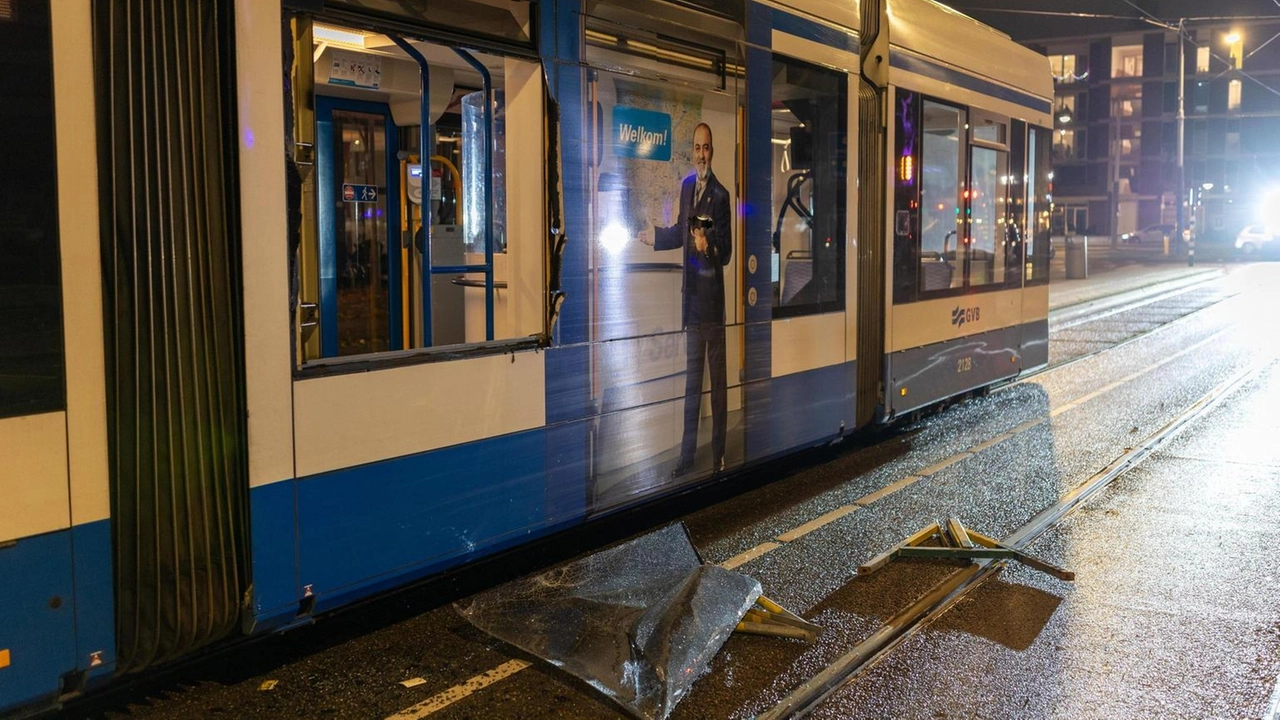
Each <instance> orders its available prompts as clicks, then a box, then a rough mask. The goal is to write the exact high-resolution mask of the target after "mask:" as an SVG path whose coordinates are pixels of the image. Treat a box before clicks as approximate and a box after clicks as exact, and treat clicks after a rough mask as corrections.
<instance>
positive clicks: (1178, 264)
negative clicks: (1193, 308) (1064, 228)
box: [1049, 238, 1229, 310]
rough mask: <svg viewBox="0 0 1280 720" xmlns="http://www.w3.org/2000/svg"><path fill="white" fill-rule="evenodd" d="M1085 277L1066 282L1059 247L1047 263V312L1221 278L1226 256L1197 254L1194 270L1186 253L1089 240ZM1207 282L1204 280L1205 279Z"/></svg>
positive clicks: (1218, 252) (1063, 253)
mask: <svg viewBox="0 0 1280 720" xmlns="http://www.w3.org/2000/svg"><path fill="white" fill-rule="evenodd" d="M1088 253H1089V254H1088V276H1087V277H1085V278H1083V279H1074V280H1068V279H1067V270H1066V255H1067V254H1066V251H1065V248H1061V247H1059V248H1058V250H1057V253H1056V254H1055V255H1054V258H1053V260H1052V261H1050V263H1049V309H1050V310H1056V309H1058V308H1064V307H1069V306H1071V305H1079V304H1081V303H1086V302H1090V301H1092V300H1097V299H1099V298H1102V297H1107V296H1110V295H1117V294H1119V293H1124V292H1129V291H1131V290H1138V289H1140V288H1144V287H1147V286H1150V285H1156V284H1159V283H1165V282H1169V281H1173V280H1179V279H1184V278H1190V277H1191V276H1196V275H1206V274H1209V273H1212V274H1218V275H1220V274H1222V273H1223V272H1224V271H1225V270H1226V268H1227V266H1228V264H1229V263H1228V262H1227V260H1228V259H1229V256H1226V255H1224V253H1223V252H1222V251H1221V248H1214V251H1213V252H1204V251H1201V252H1198V253H1197V256H1196V264H1195V266H1194V267H1192V266H1188V265H1187V255H1186V252H1185V251H1184V252H1172V251H1171V252H1170V254H1168V255H1165V254H1164V248H1163V244H1133V245H1118V246H1116V247H1114V248H1113V247H1111V241H1110V240H1109V239H1108V238H1097V239H1091V241H1090V242H1089V250H1088ZM1206 279H1207V277H1206Z"/></svg>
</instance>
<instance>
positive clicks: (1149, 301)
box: [994, 275, 1236, 390]
mask: <svg viewBox="0 0 1280 720" xmlns="http://www.w3.org/2000/svg"><path fill="white" fill-rule="evenodd" d="M1221 279H1222V276H1221V275H1214V276H1212V277H1209V278H1205V279H1200V280H1195V279H1194V278H1193V282H1186V283H1183V284H1176V283H1178V281H1170V283H1168V284H1176V285H1175V287H1172V288H1170V289H1168V290H1165V291H1158V292H1156V293H1155V294H1147V295H1142V296H1141V297H1138V298H1136V299H1134V300H1128V301H1124V302H1122V303H1120V304H1117V305H1102V306H1101V308H1099V303H1100V302H1101V301H1090V302H1084V303H1078V304H1076V305H1071V306H1068V307H1065V308H1062V309H1060V310H1059V311H1058V312H1059V313H1061V314H1066V315H1068V319H1066V320H1062V321H1060V322H1059V324H1057V325H1055V324H1054V322H1053V320H1052V319H1050V322H1049V338H1050V345H1052V344H1053V334H1054V333H1058V332H1062V331H1064V330H1070V329H1073V328H1077V327H1081V326H1083V325H1087V324H1089V323H1091V322H1097V321H1099V320H1105V319H1107V318H1111V317H1115V316H1116V315H1120V314H1122V313H1125V312H1129V311H1132V310H1139V309H1142V308H1145V307H1149V306H1151V305H1154V304H1155V303H1158V302H1161V301H1163V300H1169V299H1171V298H1176V297H1180V296H1183V295H1186V294H1188V293H1191V292H1194V291H1196V290H1201V289H1204V288H1205V286H1207V285H1209V284H1211V283H1213V282H1214V281H1217V280H1221ZM1136 292H1141V290H1137V291H1131V293H1136ZM1131 293H1129V294H1131ZM1235 294H1236V293H1229V294H1225V295H1223V296H1222V297H1220V298H1218V299H1216V300H1214V301H1213V302H1211V303H1208V304H1206V305H1203V306H1200V307H1197V308H1195V309H1193V310H1191V311H1190V312H1187V313H1185V314H1183V315H1181V316H1179V317H1176V318H1173V319H1172V320H1170V321H1169V322H1165V323H1161V324H1160V325H1158V326H1156V327H1153V328H1151V329H1149V330H1145V331H1142V332H1139V333H1136V334H1134V335H1131V336H1129V337H1127V338H1125V339H1123V340H1120V341H1119V342H1116V343H1112V344H1109V345H1106V346H1104V347H1100V348H1097V349H1095V350H1091V351H1089V352H1086V353H1083V354H1080V355H1076V356H1074V357H1071V358H1068V359H1066V360H1060V361H1058V362H1055V363H1051V364H1048V365H1045V366H1044V367H1041V368H1039V369H1037V370H1033V371H1031V372H1029V373H1026V374H1025V375H1021V376H1019V377H1018V378H1016V379H1014V380H1013V381H1011V382H1009V383H1007V384H1005V385H1003V386H1000V387H997V388H994V389H995V390H1001V389H1004V388H1007V387H1011V386H1013V385H1015V384H1017V383H1020V382H1022V381H1024V380H1029V379H1031V378H1035V377H1037V376H1039V375H1043V374H1045V373H1048V372H1050V371H1052V370H1057V369H1060V368H1065V367H1067V366H1070V365H1073V364H1075V363H1077V362H1080V361H1082V360H1088V359H1089V358H1092V357H1096V356H1098V355H1101V354H1102V353H1105V352H1108V351H1111V350H1115V349H1116V348H1120V347H1124V346H1125V345H1128V344H1129V343H1132V342H1135V341H1137V340H1140V339H1142V338H1145V337H1147V336H1148V335H1151V334H1153V333H1158V332H1161V331H1163V330H1166V329H1168V328H1170V327H1172V326H1174V325H1176V324H1177V323H1179V322H1181V321H1183V320H1185V319H1186V318H1189V317H1192V316H1194V315H1195V314H1196V313H1197V312H1199V311H1201V310H1204V309H1206V308H1208V307H1212V306H1213V305H1216V304H1218V303H1221V302H1224V301H1226V300H1229V299H1230V298H1232V297H1234V296H1235ZM1092 309H1097V310H1098V314H1087V313H1088V311H1089V310H1092ZM1073 313H1082V314H1083V316H1082V317H1071V315H1072V314H1073Z"/></svg>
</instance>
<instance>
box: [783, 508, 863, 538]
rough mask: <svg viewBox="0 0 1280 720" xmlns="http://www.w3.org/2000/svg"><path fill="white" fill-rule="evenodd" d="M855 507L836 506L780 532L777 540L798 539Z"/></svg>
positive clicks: (837, 518)
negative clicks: (799, 524)
mask: <svg viewBox="0 0 1280 720" xmlns="http://www.w3.org/2000/svg"><path fill="white" fill-rule="evenodd" d="M857 509H858V506H857V505H845V506H844V507H840V508H836V509H835V510H832V511H831V512H829V513H827V514H825V515H823V516H821V517H818V518H814V519H813V520H810V521H809V522H807V523H805V524H803V525H801V526H800V527H798V528H796V529H794V530H790V531H787V532H785V533H782V534H781V535H779V536H778V541H779V542H784V543H789V542H795V541H796V540H799V539H800V538H802V537H804V536H805V535H808V534H809V533H811V532H813V531H814V530H817V529H818V528H820V527H823V526H824V525H828V524H830V523H833V522H835V521H836V520H839V519H840V518H842V517H844V516H845V515H848V514H849V513H851V512H853V511H854V510H857Z"/></svg>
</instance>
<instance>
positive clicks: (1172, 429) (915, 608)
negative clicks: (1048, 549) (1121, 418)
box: [757, 359, 1272, 720]
mask: <svg viewBox="0 0 1280 720" xmlns="http://www.w3.org/2000/svg"><path fill="white" fill-rule="evenodd" d="M1271 362H1272V360H1271V359H1268V360H1266V361H1263V362H1257V363H1255V364H1253V365H1251V366H1249V367H1246V368H1245V369H1244V370H1241V371H1240V372H1238V373H1236V374H1235V375H1233V376H1232V377H1231V378H1229V379H1227V380H1226V381H1224V382H1223V383H1221V384H1219V385H1218V386H1216V387H1215V388H1213V389H1212V390H1210V391H1209V392H1208V393H1206V394H1205V395H1204V396H1202V397H1201V398H1200V399H1199V400H1197V401H1196V402H1195V403H1193V404H1192V405H1191V406H1189V407H1188V408H1187V409H1186V410H1184V411H1183V412H1182V413H1180V414H1179V415H1178V416H1177V417H1176V418H1174V419H1173V420H1170V421H1169V422H1168V423H1166V424H1165V425H1164V426H1162V427H1161V428H1160V429H1158V430H1156V431H1155V432H1154V433H1152V434H1151V435H1149V436H1147V437H1146V438H1145V439H1144V440H1143V441H1142V442H1141V443H1139V444H1138V445H1137V446H1135V447H1134V448H1132V449H1131V450H1129V451H1128V452H1126V453H1124V454H1123V455H1121V456H1120V457H1118V458H1116V460H1114V461H1112V462H1111V463H1110V464H1108V465H1107V466H1106V467H1105V468H1103V469H1102V470H1100V471H1098V472H1097V473H1094V474H1093V475H1092V476H1090V477H1089V478H1088V479H1086V480H1085V481H1084V482H1082V483H1080V484H1079V485H1077V486H1076V487H1075V488H1073V489H1072V490H1070V491H1069V492H1067V493H1066V494H1065V495H1063V496H1061V497H1060V498H1059V499H1058V500H1057V501H1056V502H1054V504H1053V505H1050V506H1049V507H1047V508H1045V509H1044V510H1042V511H1041V512H1040V513H1039V514H1037V515H1036V516H1035V517H1033V518H1032V519H1031V520H1030V521H1028V522H1027V523H1026V524H1025V525H1023V526H1022V527H1020V528H1018V529H1017V530H1015V531H1014V532H1013V533H1012V534H1011V535H1010V536H1009V537H1007V538H1005V539H1004V540H1003V541H1002V543H1003V544H1005V545H1008V546H1010V547H1013V548H1016V549H1018V550H1022V549H1025V548H1026V547H1027V546H1029V545H1030V544H1031V543H1032V542H1034V541H1035V540H1036V539H1037V538H1038V537H1040V536H1041V535H1042V534H1044V533H1045V532H1046V531H1048V530H1049V529H1050V528H1052V527H1053V526H1054V524H1055V523H1057V522H1059V521H1060V520H1062V519H1063V518H1064V517H1066V516H1067V515H1069V514H1070V513H1072V512H1073V511H1075V510H1076V509H1078V508H1079V507H1080V506H1081V505H1083V504H1084V503H1085V502H1086V501H1087V500H1088V499H1089V498H1091V497H1093V496H1094V495H1096V494H1097V493H1098V492H1099V491H1100V490H1102V489H1103V488H1105V487H1106V486H1107V485H1109V484H1110V483H1111V482H1112V481H1113V480H1115V479H1116V478H1118V477H1120V476H1121V475H1123V474H1124V473H1126V472H1128V471H1129V470H1131V469H1133V468H1134V467H1136V466H1137V465H1138V464H1140V463H1141V462H1142V461H1143V460H1145V459H1146V458H1147V457H1149V456H1150V455H1151V454H1152V453H1153V452H1155V451H1156V450H1158V449H1159V448H1161V447H1162V446H1164V445H1165V444H1166V443H1168V442H1169V441H1170V440H1172V439H1173V438H1174V437H1176V436H1177V434H1178V433H1179V432H1180V431H1182V430H1183V429H1184V428H1185V427H1186V426H1187V425H1188V424H1189V423H1190V422H1191V421H1193V420H1195V419H1197V418H1199V417H1202V416H1203V415H1204V414H1205V413H1207V412H1208V411H1209V410H1210V409H1212V408H1213V407H1215V406H1216V405H1217V404H1218V403H1220V402H1221V401H1222V400H1223V399H1224V398H1226V397H1227V396H1228V395H1230V394H1231V393H1232V392H1233V391H1235V390H1236V389H1237V388H1238V387H1240V386H1241V385H1242V384H1244V383H1245V382H1246V381H1248V380H1249V379H1250V378H1253V377H1255V376H1256V375H1258V374H1259V373H1260V372H1261V371H1262V369H1263V368H1265V367H1266V366H1267V365H1269V364H1270V363H1271ZM1006 562H1007V561H1005V560H979V561H977V562H974V563H972V564H970V565H968V566H966V567H964V568H963V569H961V570H959V571H957V572H954V573H952V574H951V575H949V576H948V577H947V578H946V579H944V580H943V581H942V582H940V583H938V584H937V585H935V586H933V587H932V588H931V589H930V590H929V591H927V592H926V593H925V594H924V595H922V596H921V597H919V598H918V599H916V600H915V602H913V603H912V604H911V605H909V606H908V607H907V608H905V609H904V610H902V611H900V612H898V613H897V614H896V615H894V616H893V617H891V618H889V620H887V621H885V623H884V624H883V625H881V626H880V627H879V628H877V629H876V630H875V632H873V633H872V634H871V635H870V636H869V637H867V638H866V639H865V640H863V641H862V642H860V643H858V644H857V645H855V646H854V647H853V648H852V649H850V650H849V651H848V652H846V653H845V654H844V655H842V656H840V657H839V658H838V659H837V660H836V661H835V662H833V663H832V664H830V665H828V666H827V667H826V668H825V669H824V670H823V671H822V672H820V673H818V674H817V675H815V676H813V677H812V678H810V679H809V680H807V681H805V682H804V683H803V684H801V685H800V686H799V687H797V688H796V689H795V690H793V691H792V692H791V693H790V694H788V695H787V696H786V697H785V698H783V699H782V700H781V701H780V702H778V703H777V704H776V705H774V706H773V707H772V708H770V709H769V710H767V711H766V712H764V713H762V714H760V715H759V716H757V717H758V720H782V719H783V718H797V717H803V716H804V715H806V714H808V713H809V711H811V710H813V709H814V708H816V707H817V706H818V705H819V704H821V703H822V701H824V700H825V699H826V698H827V697H829V696H830V695H831V694H832V693H833V692H835V691H836V690H839V689H840V688H842V687H844V686H846V685H847V684H849V683H850V682H852V681H853V680H855V679H856V678H857V677H858V676H859V675H860V674H861V673H862V672H864V671H866V670H869V669H870V668H872V667H874V666H875V665H876V663H878V662H879V661H880V660H882V659H883V658H884V657H885V656H887V655H888V654H889V653H891V652H892V651H893V650H894V649H895V648H897V647H898V646H899V645H901V644H902V642H903V641H905V640H906V639H907V638H909V637H911V636H912V635H913V634H914V633H915V632H917V631H919V630H921V629H923V628H924V627H926V626H928V625H929V624H930V623H931V622H933V621H934V620H936V619H937V618H938V617H940V616H941V615H942V614H943V613H945V612H946V611H947V610H949V609H950V608H952V607H953V606H955V604H956V603H957V602H958V601H959V600H960V599H961V598H963V597H964V596H965V595H967V594H968V593H969V592H971V591H972V590H974V589H975V588H977V587H978V586H980V585H981V584H982V582H983V581H985V580H986V579H987V578H989V577H991V576H993V575H995V574H996V573H997V572H999V571H1000V570H1001V569H1002V568H1003V567H1004V565H1005V564H1006Z"/></svg>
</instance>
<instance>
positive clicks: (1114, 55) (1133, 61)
mask: <svg viewBox="0 0 1280 720" xmlns="http://www.w3.org/2000/svg"><path fill="white" fill-rule="evenodd" d="M1111 77H1117V78H1118V77H1142V46H1141V45H1121V46H1117V47H1114V48H1112V49H1111Z"/></svg>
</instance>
